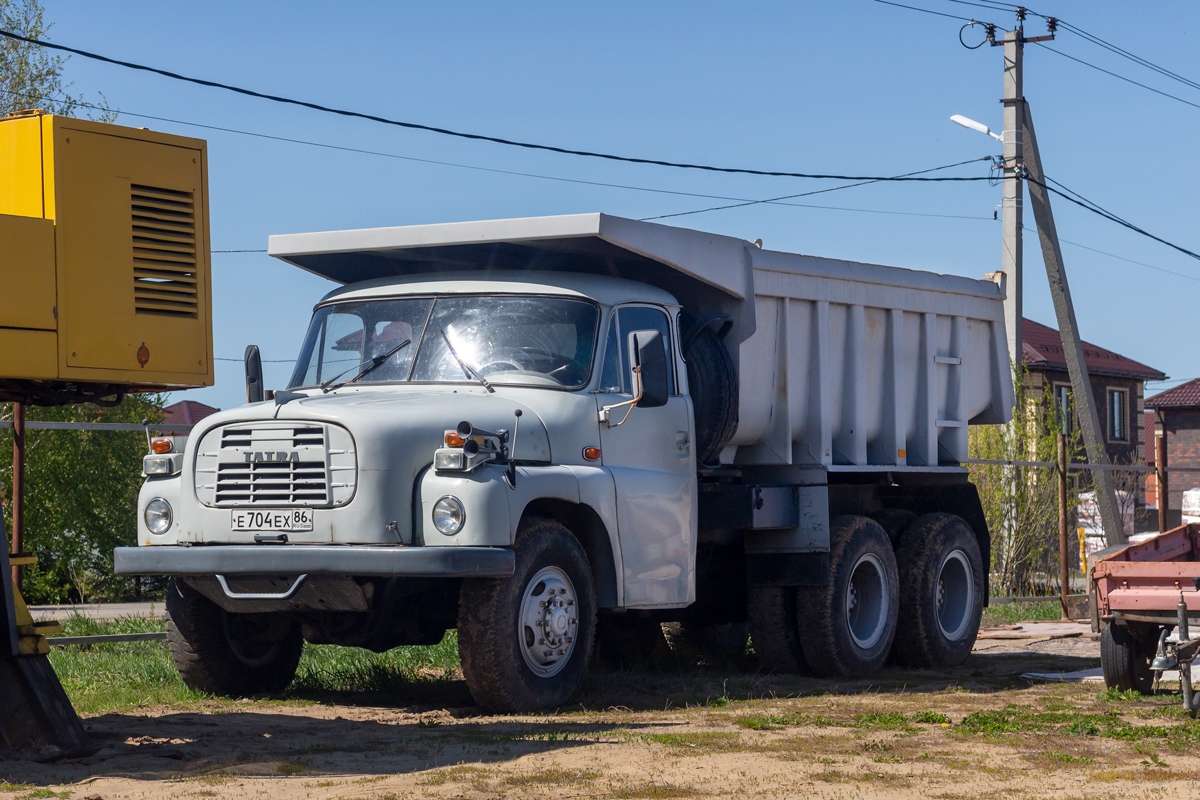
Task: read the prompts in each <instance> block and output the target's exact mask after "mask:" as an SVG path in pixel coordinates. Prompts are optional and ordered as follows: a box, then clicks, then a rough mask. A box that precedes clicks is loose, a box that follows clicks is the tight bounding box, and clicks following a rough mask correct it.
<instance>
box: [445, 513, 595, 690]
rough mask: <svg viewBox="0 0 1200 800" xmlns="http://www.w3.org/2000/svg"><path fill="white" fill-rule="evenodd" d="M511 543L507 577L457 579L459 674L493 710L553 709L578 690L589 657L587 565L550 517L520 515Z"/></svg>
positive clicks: (591, 595) (591, 601)
mask: <svg viewBox="0 0 1200 800" xmlns="http://www.w3.org/2000/svg"><path fill="white" fill-rule="evenodd" d="M514 549H515V550H516V556H517V565H516V570H515V571H514V572H513V574H512V575H511V576H510V577H508V578H497V579H478V580H465V581H463V585H462V593H461V595H460V598H459V622H458V653H459V657H460V659H461V661H462V669H463V676H464V677H465V678H466V680H467V688H469V689H470V690H471V695H472V696H473V697H474V698H475V701H476V702H477V703H479V704H480V705H481V706H484V707H485V708H488V709H490V710H492V711H498V712H518V711H532V710H535V709H545V708H555V707H557V706H561V705H562V704H563V703H565V702H567V700H569V699H570V697H571V695H572V694H574V693H575V690H576V689H577V688H579V682H580V681H581V680H582V679H583V673H584V671H585V670H586V669H587V665H588V660H589V659H590V658H591V655H592V641H593V638H594V636H595V633H596V595H595V590H594V589H593V586H592V571H591V568H590V567H589V566H588V560H587V555H586V554H585V553H584V551H583V547H581V546H580V544H579V541H578V540H577V539H576V538H575V537H574V536H572V535H571V532H570V531H569V530H567V529H566V527H564V526H563V525H562V524H561V523H559V522H556V521H554V520H549V519H542V518H538V517H532V518H527V519H525V520H523V521H522V522H521V528H520V530H518V531H517V541H516V544H515V545H514Z"/></svg>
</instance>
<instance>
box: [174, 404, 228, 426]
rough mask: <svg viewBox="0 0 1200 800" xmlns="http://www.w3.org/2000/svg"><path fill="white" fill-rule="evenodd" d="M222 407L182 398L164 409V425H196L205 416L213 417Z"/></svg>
mask: <svg viewBox="0 0 1200 800" xmlns="http://www.w3.org/2000/svg"><path fill="white" fill-rule="evenodd" d="M220 410H221V409H219V408H213V407H212V406H206V405H204V403H197V402H196V401H195V400H181V401H179V402H178V403H174V404H172V405H169V406H167V407H166V408H164V409H163V411H164V412H166V416H164V417H163V421H162V424H163V425H195V424H196V423H197V422H199V421H200V420H202V419H204V418H205V417H211V416H212V415H213V414H215V413H217V412H218V411H220Z"/></svg>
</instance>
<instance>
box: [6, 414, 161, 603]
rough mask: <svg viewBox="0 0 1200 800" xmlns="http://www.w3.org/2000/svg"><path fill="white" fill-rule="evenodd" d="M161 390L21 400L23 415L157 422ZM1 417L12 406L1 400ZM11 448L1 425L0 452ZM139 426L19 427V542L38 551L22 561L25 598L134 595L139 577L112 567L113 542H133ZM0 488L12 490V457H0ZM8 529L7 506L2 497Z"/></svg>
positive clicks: (141, 439) (141, 447) (141, 585)
mask: <svg viewBox="0 0 1200 800" xmlns="http://www.w3.org/2000/svg"><path fill="white" fill-rule="evenodd" d="M163 401H164V397H163V396H161V395H131V396H129V397H126V398H125V399H124V400H123V401H122V402H121V403H120V404H119V405H117V406H115V407H113V408H100V407H98V406H94V405H73V406H58V407H54V408H39V407H35V406H28V407H27V408H26V419H27V420H30V421H31V420H48V421H56V422H135V423H137V422H141V421H142V420H143V419H149V420H150V421H151V423H152V424H153V423H158V422H161V421H162V418H163V412H162V407H163ZM0 419H4V420H11V419H12V406H11V405H10V404H4V405H0ZM11 452H12V431H11V430H5V431H0V454H2V455H4V456H7V454H9V453H11ZM145 453H146V437H145V435H144V434H141V433H123V432H108V431H46V430H30V431H26V433H25V549H26V550H27V551H30V552H32V553H34V554H35V555H36V556H37V557H38V563H37V566H34V567H29V568H26V571H25V597H26V599H27V600H28V601H29V602H31V603H61V602H65V601H72V602H78V601H87V600H122V599H130V598H133V597H136V596H138V595H139V594H141V593H142V592H143V590H145V589H147V588H153V587H151V586H150V584H148V583H146V582H145V581H142V580H139V579H136V578H132V579H131V578H125V577H122V576H119V575H114V574H113V561H112V551H113V548H114V547H122V546H126V545H130V546H132V545H136V544H137V496H138V489H139V488H140V487H141V484H142V474H141V472H142V456H143V455H145ZM0 463H2V464H3V465H4V466H3V469H0V477H2V479H3V490H4V496H5V497H6V498H11V497H12V464H11V460H10V459H8V458H4V459H3V460H0ZM4 512H5V525H6V527H7V528H8V529H10V530H11V526H12V509H11V505H10V504H7V503H6V504H5V509H4Z"/></svg>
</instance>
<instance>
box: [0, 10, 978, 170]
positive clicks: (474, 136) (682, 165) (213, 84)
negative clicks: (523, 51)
mask: <svg viewBox="0 0 1200 800" xmlns="http://www.w3.org/2000/svg"><path fill="white" fill-rule="evenodd" d="M877 2H884V0H877ZM0 36H5V37H7V38H9V39H14V40H16V41H20V42H25V43H27V44H32V45H37V46H38V47H46V48H50V49H52V50H61V51H63V52H67V53H73V54H75V55H79V56H83V57H84V58H90V59H93V60H95V61H102V62H104V63H107V64H115V65H116V66H120V67H126V68H128V69H133V70H140V71H142V72H151V73H154V74H156V75H162V76H164V77H167V78H171V79H172V80H177V81H184V82H186V83H194V84H197V85H199V86H207V87H210V88H214V89H224V90H226V91H230V92H235V93H237V94H242V95H246V96H247V97H256V98H259V99H260V100H270V101H272V102H275V103H283V104H285V105H294V106H300V107H302V108H309V109H312V110H314V111H321V112H324V113H327V114H336V115H339V116H343V117H353V118H357V119H365V120H370V121H372V122H379V123H382V124H384V125H394V126H396V127H400V128H408V129H411V130H420V131H427V132H429V133H436V134H440V135H442V136H453V137H457V138H460V139H471V140H474V141H483V142H492V143H494V144H502V145H506V146H509V147H521V148H525V149H527V150H541V151H546V152H551V153H560V154H563V155H573V156H582V157H585V158H600V159H604V160H607V161H621V162H625V163H630V164H649V165H653V166H659V167H672V168H674V169H695V170H703V171H706V172H722V173H733V174H740V175H761V176H766V177H776V178H809V179H815V180H842V181H876V180H878V181H884V180H897V181H929V182H942V181H954V182H958V181H980V180H987V178H986V177H980V178H966V177H937V178H928V177H919V176H918V177H911V178H887V177H882V178H881V177H876V176H862V175H821V174H814V173H805V172H785V171H782V170H761V169H748V168H742V167H718V166H713V165H711V164H691V163H687V162H682V161H664V160H660V159H653V158H638V157H634V156H621V155H614V154H612V153H601V152H596V151H591V150H575V149H571V148H567V147H558V146H556V145H548V144H538V143H534V142H522V141H518V140H515V139H505V138H502V137H499V136H489V135H485V134H480V133H467V132H464V131H456V130H451V129H449V128H439V127H435V126H433V125H424V124H421V123H417V122H405V121H402V120H395V119H390V118H388V117H381V116H378V115H376V114H367V113H364V112H361V111H350V110H347V109H341V108H333V107H331V106H323V105H320V104H318V103H311V102H308V101H307V100H296V99H294V98H290V97H282V96H280V95H272V94H266V93H264V92H257V91H254V90H253V89H245V88H242V87H240V86H232V85H230V84H226V83H218V82H217V81H210V80H206V79H203V78H191V77H188V76H186V75H180V74H179V73H177V72H170V71H168V70H164V69H159V68H157V67H150V66H146V65H145V64H136V63H134V62H132V61H121V60H119V59H115V58H109V57H108V56H102V55H99V54H98V53H91V52H88V51H87V50H80V49H78V48H75V47H67V46H66V45H61V44H54V43H52V42H46V41H42V40H40V39H31V38H28V37H26V36H21V35H20V34H16V33H13V32H12V31H7V30H3V29H0Z"/></svg>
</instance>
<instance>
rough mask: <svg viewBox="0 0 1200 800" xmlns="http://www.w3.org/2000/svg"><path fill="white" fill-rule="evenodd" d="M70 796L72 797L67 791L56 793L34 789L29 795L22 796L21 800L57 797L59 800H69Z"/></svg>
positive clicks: (49, 790)
mask: <svg viewBox="0 0 1200 800" xmlns="http://www.w3.org/2000/svg"><path fill="white" fill-rule="evenodd" d="M70 796H71V793H70V792H67V791H62V792H56V791H53V790H51V789H34V790H33V791H32V792H30V793H29V794H25V795H21V800H25V798H29V800H34V799H35V798H42V797H57V798H59V800H67V798H68V797H70Z"/></svg>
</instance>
